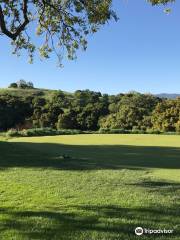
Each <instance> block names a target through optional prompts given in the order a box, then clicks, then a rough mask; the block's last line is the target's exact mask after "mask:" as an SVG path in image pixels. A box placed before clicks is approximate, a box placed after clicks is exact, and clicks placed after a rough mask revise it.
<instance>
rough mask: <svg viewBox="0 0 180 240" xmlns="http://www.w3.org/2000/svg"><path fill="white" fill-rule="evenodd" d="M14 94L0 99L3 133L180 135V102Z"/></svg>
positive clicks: (85, 93) (139, 96) (96, 94)
mask: <svg viewBox="0 0 180 240" xmlns="http://www.w3.org/2000/svg"><path fill="white" fill-rule="evenodd" d="M23 91H26V90H21V92H23ZM15 92H17V91H15ZM10 93H11V91H8V94H4V95H0V130H2V131H3V130H8V129H11V128H15V129H24V128H25V129H26V128H44V127H46V128H53V129H58V130H61V129H78V130H82V131H96V130H99V129H100V128H101V129H107V130H108V129H109V130H111V129H112V130H118V129H121V130H123V131H151V130H152V131H161V132H169V131H171V132H180V98H177V99H174V100H168V99H161V98H159V97H156V96H153V95H151V94H140V93H137V92H131V93H127V94H118V95H107V94H103V95H102V94H101V93H100V92H94V91H89V90H84V91H82V90H78V91H76V92H75V93H74V94H67V93H64V92H62V91H54V93H52V94H51V95H49V96H48V97H47V96H43V95H42V94H40V93H39V90H37V89H36V90H33V91H32V94H31V95H29V96H27V97H26V95H25V94H23V95H22V97H18V96H14V94H15V93H13V95H10ZM35 93H36V94H35Z"/></svg>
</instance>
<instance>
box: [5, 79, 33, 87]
mask: <svg viewBox="0 0 180 240" xmlns="http://www.w3.org/2000/svg"><path fill="white" fill-rule="evenodd" d="M8 88H20V89H33V88H34V84H33V83H32V82H26V81H25V80H23V79H20V80H19V81H17V82H13V83H11V84H10V85H9V87H8Z"/></svg>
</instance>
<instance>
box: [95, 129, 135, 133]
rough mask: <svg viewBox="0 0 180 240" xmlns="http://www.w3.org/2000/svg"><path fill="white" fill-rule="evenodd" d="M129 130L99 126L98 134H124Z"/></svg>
mask: <svg viewBox="0 0 180 240" xmlns="http://www.w3.org/2000/svg"><path fill="white" fill-rule="evenodd" d="M130 132H131V131H129V130H125V129H111V128H100V129H99V132H98V133H100V134H123V133H124V134H126V133H130Z"/></svg>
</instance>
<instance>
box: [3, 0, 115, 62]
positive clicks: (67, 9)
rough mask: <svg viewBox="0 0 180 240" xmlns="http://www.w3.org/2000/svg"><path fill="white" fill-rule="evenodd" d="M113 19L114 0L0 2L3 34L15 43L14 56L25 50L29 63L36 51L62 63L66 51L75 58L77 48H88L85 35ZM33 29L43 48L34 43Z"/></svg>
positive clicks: (69, 56)
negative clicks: (53, 53) (55, 55)
mask: <svg viewBox="0 0 180 240" xmlns="http://www.w3.org/2000/svg"><path fill="white" fill-rule="evenodd" d="M112 18H114V19H117V17H116V14H115V12H114V11H113V10H112V0H101V1H100V0H88V1H85V0H66V1H62V0H54V1H49V0H38V1H36V0H33V1H30V0H13V1H0V28H1V33H2V34H4V35H6V36H7V37H9V38H10V39H11V40H12V45H13V46H14V53H17V54H19V52H20V50H22V49H26V50H27V51H28V53H29V57H30V61H32V60H33V54H34V52H35V50H36V49H38V50H39V52H40V55H41V56H42V57H44V58H48V57H49V56H50V53H51V52H52V51H54V52H55V53H56V54H57V56H58V58H59V60H60V61H61V57H62V55H63V52H62V51H63V50H64V51H66V53H67V56H68V58H69V59H74V58H75V52H76V50H77V49H78V48H80V47H82V48H83V49H86V46H87V40H86V36H87V35H88V34H89V33H94V32H96V31H97V30H98V29H99V27H100V26H101V25H104V24H105V23H106V22H107V21H109V20H110V19H112ZM30 28H32V29H33V28H35V33H36V35H37V36H39V37H41V42H42V45H41V46H39V47H37V46H36V45H35V44H34V43H33V40H32V39H33V37H32V36H33V33H32V31H31V32H29V31H28V30H29V29H30Z"/></svg>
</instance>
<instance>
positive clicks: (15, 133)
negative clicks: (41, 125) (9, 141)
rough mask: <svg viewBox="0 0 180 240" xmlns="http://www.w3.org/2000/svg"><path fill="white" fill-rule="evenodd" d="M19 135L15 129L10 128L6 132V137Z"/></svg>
mask: <svg viewBox="0 0 180 240" xmlns="http://www.w3.org/2000/svg"><path fill="white" fill-rule="evenodd" d="M19 136H20V134H19V132H18V131H17V130H16V129H10V130H9V131H7V133H6V137H19Z"/></svg>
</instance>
